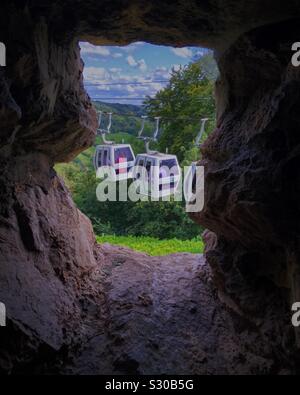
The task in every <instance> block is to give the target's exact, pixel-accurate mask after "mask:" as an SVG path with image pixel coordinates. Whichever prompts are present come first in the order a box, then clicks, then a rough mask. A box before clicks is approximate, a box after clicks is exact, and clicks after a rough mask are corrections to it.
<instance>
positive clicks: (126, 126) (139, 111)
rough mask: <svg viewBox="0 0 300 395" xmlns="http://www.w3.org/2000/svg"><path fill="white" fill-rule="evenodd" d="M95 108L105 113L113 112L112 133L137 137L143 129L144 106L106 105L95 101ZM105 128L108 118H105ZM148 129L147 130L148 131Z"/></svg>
mask: <svg viewBox="0 0 300 395" xmlns="http://www.w3.org/2000/svg"><path fill="white" fill-rule="evenodd" d="M93 104H94V106H95V107H96V109H97V110H101V111H104V112H112V113H113V114H114V115H113V121H112V127H111V132H112V133H128V134H131V135H133V136H137V134H138V131H139V130H140V128H141V116H142V115H145V112H144V110H143V107H142V106H136V105H134V104H120V103H105V102H101V101H94V102H93ZM103 125H104V127H105V126H106V125H107V117H106V116H104V117H103ZM147 129H148V127H147V128H146V131H147Z"/></svg>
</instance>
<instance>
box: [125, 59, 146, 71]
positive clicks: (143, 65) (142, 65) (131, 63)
mask: <svg viewBox="0 0 300 395" xmlns="http://www.w3.org/2000/svg"><path fill="white" fill-rule="evenodd" d="M126 60H127V63H128V64H129V66H131V67H137V68H139V70H141V71H143V72H145V71H146V70H147V64H146V62H145V60H144V59H140V60H138V61H136V60H135V59H134V57H133V56H132V55H129V56H127V58H126Z"/></svg>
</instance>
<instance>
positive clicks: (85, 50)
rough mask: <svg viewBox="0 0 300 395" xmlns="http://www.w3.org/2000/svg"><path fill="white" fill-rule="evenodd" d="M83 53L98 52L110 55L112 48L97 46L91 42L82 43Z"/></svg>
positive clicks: (102, 54) (98, 53)
mask: <svg viewBox="0 0 300 395" xmlns="http://www.w3.org/2000/svg"><path fill="white" fill-rule="evenodd" d="M80 48H81V53H83V54H84V53H88V54H96V55H101V56H110V50H109V49H108V48H107V47H103V46H95V45H92V44H90V43H80Z"/></svg>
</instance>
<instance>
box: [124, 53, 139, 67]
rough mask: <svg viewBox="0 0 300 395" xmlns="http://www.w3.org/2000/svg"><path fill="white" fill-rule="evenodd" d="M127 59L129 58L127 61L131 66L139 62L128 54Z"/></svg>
mask: <svg viewBox="0 0 300 395" xmlns="http://www.w3.org/2000/svg"><path fill="white" fill-rule="evenodd" d="M126 60H127V63H128V64H129V66H131V67H136V66H137V62H136V60H135V59H134V57H133V56H131V55H129V56H127V58H126Z"/></svg>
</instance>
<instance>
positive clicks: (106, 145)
mask: <svg viewBox="0 0 300 395" xmlns="http://www.w3.org/2000/svg"><path fill="white" fill-rule="evenodd" d="M126 147H130V148H131V145H130V144H115V143H113V144H105V145H103V144H102V145H101V144H100V145H97V148H114V149H115V148H126Z"/></svg>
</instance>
